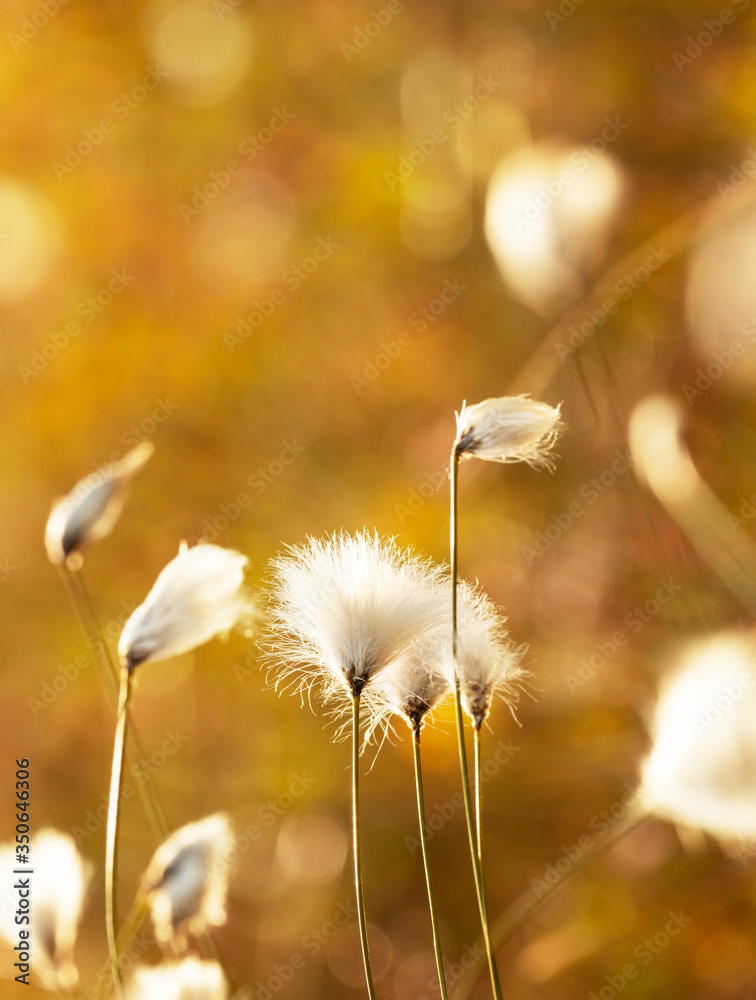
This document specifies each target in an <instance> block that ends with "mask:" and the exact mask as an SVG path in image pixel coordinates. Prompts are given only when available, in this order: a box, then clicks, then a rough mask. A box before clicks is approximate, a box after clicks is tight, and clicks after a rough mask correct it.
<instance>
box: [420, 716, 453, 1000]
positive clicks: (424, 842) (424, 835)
mask: <svg viewBox="0 0 756 1000" xmlns="http://www.w3.org/2000/svg"><path fill="white" fill-rule="evenodd" d="M420 727H421V724H420V721H419V720H418V721H416V722H414V723H413V727H412V728H413V737H412V748H413V752H414V760H415V788H416V789H417V818H418V822H419V825H420V846H421V848H422V852H423V867H424V868H425V884H426V886H427V887H428V905H429V907H430V917H431V928H432V930H433V950H434V952H435V955H436V969H437V971H438V985H439V986H440V988H441V997H442V1000H447V997H448V994H447V992H446V979H445V977H444V961H443V957H442V955H441V941H440V940H439V936H438V919H437V917H436V901H435V896H434V893H433V879H432V878H431V871H430V861H429V858H428V831H427V828H426V823H425V797H424V795H423V769H422V764H421V760H420Z"/></svg>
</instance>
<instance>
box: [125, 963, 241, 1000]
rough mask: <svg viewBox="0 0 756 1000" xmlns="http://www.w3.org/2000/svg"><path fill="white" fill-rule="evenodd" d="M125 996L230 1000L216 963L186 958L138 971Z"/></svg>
mask: <svg viewBox="0 0 756 1000" xmlns="http://www.w3.org/2000/svg"><path fill="white" fill-rule="evenodd" d="M126 996H127V1000H227V997H228V986H227V984H226V980H225V978H224V976H223V970H222V969H221V967H220V965H218V963H217V962H203V961H200V959H198V958H185V959H184V960H183V961H182V962H173V963H171V964H170V965H158V966H155V967H153V968H150V967H148V966H142V967H140V968H138V969H137V970H136V971H135V972H134V977H133V979H132V980H131V982H130V984H129V986H128V988H127V990H126Z"/></svg>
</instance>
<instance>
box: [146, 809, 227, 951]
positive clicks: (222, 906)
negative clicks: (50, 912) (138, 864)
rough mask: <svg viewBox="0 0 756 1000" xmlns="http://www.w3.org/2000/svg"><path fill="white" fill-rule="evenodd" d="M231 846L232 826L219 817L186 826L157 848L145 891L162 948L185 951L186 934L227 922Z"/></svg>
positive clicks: (156, 934) (211, 817)
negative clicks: (168, 947) (169, 946)
mask: <svg viewBox="0 0 756 1000" xmlns="http://www.w3.org/2000/svg"><path fill="white" fill-rule="evenodd" d="M232 846H233V832H232V829H231V823H230V821H229V819H228V817H227V816H226V815H225V814H223V813H216V814H215V815H214V816H208V817H207V818H206V819H203V820H199V821H198V822H196V823H189V824H188V825H187V826H182V827H181V829H180V830H177V831H176V832H175V833H173V834H171V836H170V837H169V838H168V840H166V841H165V843H163V844H161V845H160V847H159V848H158V849H157V851H156V852H155V854H154V855H153V858H152V860H151V861H150V864H149V866H148V868H147V871H146V872H145V874H144V877H143V879H142V887H141V888H142V892H143V893H144V895H145V897H146V899H147V903H148V905H149V908H150V913H151V915H152V922H153V925H154V927H155V937H156V938H157V940H158V942H159V943H160V944H161V945H166V944H170V945H171V946H173V947H174V949H175V950H182V948H183V947H184V946H185V943H186V941H185V937H184V931H188V932H189V933H191V934H194V935H195V936H197V935H198V934H201V933H202V932H203V931H204V930H205V928H206V927H217V926H220V925H221V924H224V923H225V922H226V895H227V893H228V869H229V865H228V856H229V854H230V852H231V848H232Z"/></svg>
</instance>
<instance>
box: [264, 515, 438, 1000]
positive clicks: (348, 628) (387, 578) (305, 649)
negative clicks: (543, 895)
mask: <svg viewBox="0 0 756 1000" xmlns="http://www.w3.org/2000/svg"><path fill="white" fill-rule="evenodd" d="M441 573H442V571H441V570H440V568H439V567H437V566H434V565H433V564H432V563H431V562H430V561H429V560H425V559H421V558H420V557H418V556H416V555H414V554H413V553H412V552H410V551H408V550H401V549H400V548H399V547H398V546H397V545H396V543H395V542H394V541H393V540H392V539H381V538H380V537H379V536H378V535H377V534H372V535H371V534H370V533H369V532H367V531H362V532H358V533H357V534H355V535H349V534H347V533H346V532H343V531H342V532H338V533H336V534H334V535H332V536H330V537H329V538H326V539H325V540H322V541H321V540H319V539H315V538H310V539H309V540H308V541H307V542H305V543H304V544H302V545H296V546H291V547H289V549H288V550H287V554H285V555H282V556H280V557H278V558H277V559H275V560H274V561H273V563H272V581H271V607H270V614H269V626H268V632H267V634H268V637H269V646H270V648H271V650H272V659H273V662H274V665H275V666H276V667H277V669H278V671H279V680H280V682H281V683H282V684H283V686H284V687H285V686H293V687H294V689H295V690H298V691H307V692H308V694H309V693H310V692H311V691H312V688H313V686H315V687H316V689H317V693H318V695H319V697H320V698H321V700H322V701H323V702H324V703H325V704H326V706H327V707H328V709H329V710H330V711H331V712H334V713H336V714H339V713H341V712H343V709H344V707H346V706H348V705H349V703H350V702H351V728H352V850H353V857H354V878H355V893H356V898H357V911H358V919H359V928H360V941H361V945H362V955H363V962H364V965H365V980H366V984H367V990H368V994H369V996H370V997H371V1000H372V998H374V996H375V988H374V986H373V975H372V969H371V964H370V950H369V944H368V936H367V919H366V916H365V900H364V891H363V877H362V858H361V847H360V790H359V771H360V768H359V757H360V703H361V698H362V695H363V692H364V691H365V690H366V688H368V686H369V685H370V684H371V683H372V682H373V681H374V680H375V678H376V677H377V676H378V675H379V674H380V673H381V671H383V670H385V669H387V668H388V667H389V666H390V665H391V664H392V663H394V662H395V661H396V660H397V659H398V658H399V657H401V656H402V655H403V654H404V653H405V652H406V650H407V649H408V648H409V647H410V646H411V645H412V643H413V642H415V641H417V639H418V637H419V636H422V635H423V634H424V633H425V632H427V631H428V630H430V629H432V628H433V627H434V626H437V625H439V624H440V622H441V621H442V620H443V613H444V609H443V605H442V602H441V601H440V600H439V592H440V591H439V581H440V579H441Z"/></svg>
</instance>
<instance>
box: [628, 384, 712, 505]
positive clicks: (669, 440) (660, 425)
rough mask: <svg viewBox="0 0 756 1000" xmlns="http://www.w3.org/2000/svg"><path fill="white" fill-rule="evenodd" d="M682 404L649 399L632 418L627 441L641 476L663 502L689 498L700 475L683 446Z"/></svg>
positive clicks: (666, 397)
mask: <svg viewBox="0 0 756 1000" xmlns="http://www.w3.org/2000/svg"><path fill="white" fill-rule="evenodd" d="M682 429H683V423H682V413H681V410H680V405H679V404H678V403H677V402H676V401H675V400H673V399H671V398H670V397H669V396H663V395H661V394H657V395H653V396H646V398H645V399H643V400H641V402H640V403H638V405H637V406H636V407H635V409H634V410H633V413H632V416H631V417H630V426H629V433H628V440H629V442H630V450H631V451H632V453H633V457H634V459H635V468H636V471H637V473H638V475H639V476H640V477H641V478H642V479H644V480H645V481H646V482H647V483H648V485H649V487H650V488H651V489H652V490H653V492H654V493H655V494H656V496H657V497H658V498H659V499H660V500H661V501H662V502H663V503H670V502H671V503H676V502H681V501H684V500H686V499H688V498H689V497H690V496H691V495H692V494H693V493H694V492H695V490H696V486H697V484H698V482H699V477H698V473H697V472H696V469H695V466H694V465H693V462H692V460H691V458H690V455H689V454H688V450H687V448H686V447H685V445H684V444H683V443H682V440H681V434H682Z"/></svg>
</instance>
